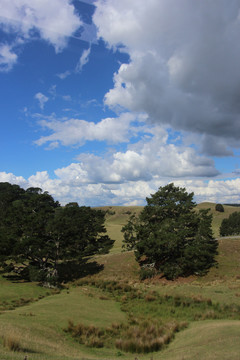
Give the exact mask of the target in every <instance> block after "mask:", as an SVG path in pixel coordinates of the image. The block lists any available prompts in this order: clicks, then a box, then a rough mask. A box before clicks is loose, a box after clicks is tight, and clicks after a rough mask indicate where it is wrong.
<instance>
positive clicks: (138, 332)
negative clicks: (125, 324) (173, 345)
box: [115, 320, 187, 353]
mask: <svg viewBox="0 0 240 360" xmlns="http://www.w3.org/2000/svg"><path fill="white" fill-rule="evenodd" d="M186 326H187V323H186V322H184V323H183V322H182V323H177V322H173V323H169V324H165V325H161V324H159V323H158V322H154V321H152V320H149V321H147V320H146V321H143V322H138V323H137V325H134V326H130V327H129V328H128V329H127V330H126V331H125V332H123V333H122V337H121V338H119V339H117V340H116V342H115V345H116V347H117V348H118V349H120V350H122V351H126V352H132V353H148V352H153V351H158V350H160V349H162V347H163V346H164V345H166V344H168V343H169V342H170V341H171V340H172V339H173V337H174V335H175V333H176V332H177V331H180V330H181V329H183V328H185V327H186Z"/></svg>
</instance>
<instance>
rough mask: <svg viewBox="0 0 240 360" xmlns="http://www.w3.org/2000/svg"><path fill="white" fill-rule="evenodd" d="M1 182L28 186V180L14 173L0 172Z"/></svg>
mask: <svg viewBox="0 0 240 360" xmlns="http://www.w3.org/2000/svg"><path fill="white" fill-rule="evenodd" d="M0 182H9V183H10V184H17V185H19V186H21V187H23V188H25V187H26V186H27V180H25V179H24V178H23V177H22V176H16V175H14V174H12V173H6V172H4V171H2V172H0Z"/></svg>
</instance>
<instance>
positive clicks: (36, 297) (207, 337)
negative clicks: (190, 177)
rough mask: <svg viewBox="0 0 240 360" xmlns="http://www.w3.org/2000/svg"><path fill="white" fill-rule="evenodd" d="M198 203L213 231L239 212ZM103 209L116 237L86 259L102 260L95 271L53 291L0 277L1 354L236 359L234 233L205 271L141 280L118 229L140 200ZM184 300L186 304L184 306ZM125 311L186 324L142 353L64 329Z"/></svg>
mask: <svg viewBox="0 0 240 360" xmlns="http://www.w3.org/2000/svg"><path fill="white" fill-rule="evenodd" d="M197 208H210V210H211V212H212V214H213V232H214V235H215V236H216V237H218V236H219V226H220V224H221V221H222V219H223V218H226V217H228V216H229V214H230V213H232V212H234V211H240V208H237V207H232V206H224V209H225V212H224V213H220V212H216V211H215V204H212V203H203V204H200V205H198V206H197ZM103 209H104V210H109V211H108V213H107V215H106V228H107V232H108V234H109V235H110V237H111V238H113V239H115V240H116V242H115V245H114V247H113V249H112V250H111V252H110V254H107V255H101V256H96V257H94V258H92V259H91V260H90V261H96V262H98V263H99V264H101V265H102V270H101V271H99V272H98V273H96V274H95V275H92V276H90V275H86V276H85V277H84V278H83V279H82V280H85V279H86V280H87V281H86V283H85V284H84V281H82V280H76V281H75V282H72V283H68V284H65V285H64V288H63V289H62V290H60V291H56V290H49V289H45V288H43V287H41V286H38V284H36V283H30V282H22V281H19V280H16V279H11V278H4V277H0V313H1V315H0V359H1V360H24V357H25V355H27V359H28V360H70V359H71V360H90V359H99V360H101V359H102V360H107V359H109V360H116V359H119V358H122V359H124V360H125V359H126V360H134V359H135V358H137V359H138V360H150V359H153V360H158V359H159V360H160V359H161V360H183V359H184V360H187V359H189V360H190V359H196V360H198V359H199V360H203V359H204V360H205V359H206V360H212V359H223V360H224V359H233V360H237V359H239V354H240V342H239V336H240V320H239V316H240V314H239V311H238V309H239V306H240V238H234V239H231V238H224V239H220V240H219V255H218V263H219V265H218V267H217V268H212V269H211V270H210V271H209V273H208V274H207V275H206V276H204V277H196V276H192V277H189V278H180V279H177V280H176V281H166V280H165V279H162V278H160V277H156V278H154V279H152V280H145V281H144V282H140V281H139V278H138V271H139V266H138V264H137V263H136V261H135V258H134V253H133V252H122V251H121V250H122V249H121V245H122V239H123V234H122V232H121V228H122V226H123V225H124V224H126V222H127V220H128V217H129V216H130V215H131V214H133V213H134V212H136V213H139V212H140V211H141V210H142V207H120V206H119V207H114V206H113V207H104V208H103ZM88 280H89V281H90V282H89V283H88ZM81 281H82V282H81ZM91 281H92V283H94V281H96V282H100V283H103V284H104V283H106V282H116V283H117V284H128V285H129V286H130V287H131V288H132V289H133V290H132V291H131V292H129V293H124V291H123V293H122V294H121V292H120V293H118V294H117V295H116V293H114V292H111V291H110V290H111V289H110V288H111V286H107V287H106V289H102V288H99V287H97V286H93V285H91ZM138 291H139V293H141V294H144V295H143V296H142V297H141V298H139V299H138V298H136V297H135V296H133V295H132V294H134V293H136V292H138ZM154 294H155V295H154ZM166 299H169V300H166ZM188 302H189V303H190V305H189V307H186V306H185V305H183V304H184V303H188ZM184 306H185V307H184ZM224 309H226V311H225V312H224ZM208 314H209V317H208ZM130 315H131V316H135V317H137V318H141V319H149V318H150V319H151V318H152V319H157V320H159V321H162V322H166V321H175V320H176V319H177V320H179V321H182V320H186V321H187V322H188V326H187V328H186V329H185V330H181V331H180V332H178V333H176V335H175V337H174V339H173V340H172V341H171V342H170V344H169V345H168V346H166V347H164V348H163V349H162V350H161V351H159V352H153V353H148V354H131V353H127V352H124V351H119V350H118V349H116V348H114V347H103V348H90V347H87V346H85V345H82V344H79V343H78V342H77V341H76V339H73V338H72V337H71V335H70V334H69V333H66V332H65V331H64V329H66V327H67V326H68V322H69V320H70V321H72V322H73V323H74V324H80V323H81V324H85V325H88V326H91V325H94V326H96V327H98V328H108V327H109V326H111V325H112V324H116V323H123V324H126V323H128V321H129V316H130ZM214 316H215V318H214ZM202 318H205V320H202ZM6 339H9V340H10V341H12V342H16V343H17V344H19V349H18V350H19V351H12V350H10V349H9V347H7V346H6V344H5V342H6Z"/></svg>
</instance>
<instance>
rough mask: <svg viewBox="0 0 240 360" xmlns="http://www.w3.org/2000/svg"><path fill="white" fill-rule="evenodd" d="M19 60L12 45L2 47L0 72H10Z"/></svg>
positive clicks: (0, 51)
mask: <svg viewBox="0 0 240 360" xmlns="http://www.w3.org/2000/svg"><path fill="white" fill-rule="evenodd" d="M17 59H18V56H17V54H15V53H14V51H13V48H12V46H11V45H7V44H2V45H0V72H8V71H10V70H11V69H12V68H13V66H14V65H15V64H16V62H17Z"/></svg>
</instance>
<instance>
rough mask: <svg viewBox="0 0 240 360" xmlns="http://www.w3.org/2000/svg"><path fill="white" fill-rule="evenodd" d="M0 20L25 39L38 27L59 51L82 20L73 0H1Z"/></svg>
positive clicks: (29, 37) (8, 31)
mask: <svg viewBox="0 0 240 360" xmlns="http://www.w3.org/2000/svg"><path fill="white" fill-rule="evenodd" d="M0 24H1V26H2V29H3V30H4V31H5V32H7V33H11V34H17V36H18V37H21V38H22V39H24V40H27V39H31V38H32V36H33V34H34V32H36V31H37V32H38V34H39V36H40V37H41V38H42V39H43V40H46V41H48V42H49V43H50V44H52V45H53V46H54V48H55V50H56V52H59V51H61V50H62V49H63V48H64V47H65V46H66V45H67V39H68V37H69V36H72V35H73V34H74V32H75V31H76V30H77V29H78V28H79V27H80V26H81V25H82V22H81V20H80V19H79V17H78V16H77V15H76V13H75V9H74V6H73V5H72V4H71V1H70V0H51V1H48V0H11V1H8V0H1V17H0Z"/></svg>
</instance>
